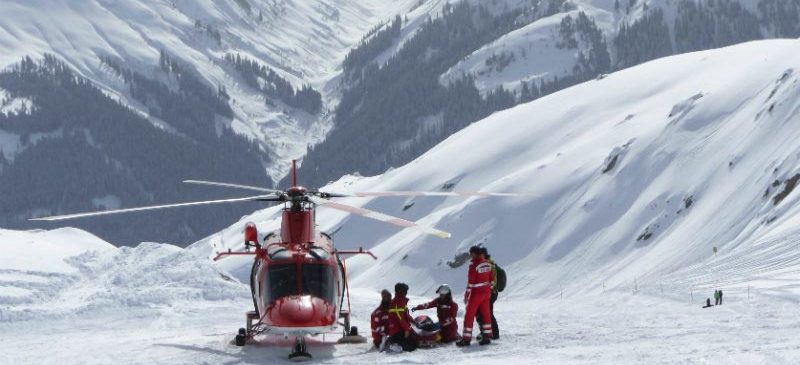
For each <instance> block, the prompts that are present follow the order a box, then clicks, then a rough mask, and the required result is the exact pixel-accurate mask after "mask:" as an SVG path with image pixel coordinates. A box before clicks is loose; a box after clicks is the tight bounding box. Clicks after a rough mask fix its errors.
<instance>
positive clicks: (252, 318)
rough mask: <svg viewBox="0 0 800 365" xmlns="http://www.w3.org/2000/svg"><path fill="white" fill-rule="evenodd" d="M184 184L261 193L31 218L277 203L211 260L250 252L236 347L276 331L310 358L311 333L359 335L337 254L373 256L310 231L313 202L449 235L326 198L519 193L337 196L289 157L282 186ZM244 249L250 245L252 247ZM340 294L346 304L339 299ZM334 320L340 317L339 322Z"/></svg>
mask: <svg viewBox="0 0 800 365" xmlns="http://www.w3.org/2000/svg"><path fill="white" fill-rule="evenodd" d="M184 182H185V183H191V184H201V185H211V186H222V187H229V188H236V189H244V190H250V191H258V192H261V193H264V194H263V195H256V196H249V197H244V198H235V199H223V200H210V201H198V202H188V203H178V204H168V205H156V206H147V207H138V208H127V209H117V210H106V211H99V212H90V213H78V214H68V215H59V216H51V217H41V218H33V219H31V220H41V221H57V220H65V219H73V218H83V217H92V216H100V215H107V214H119V213H128V212H137V211H144V210H153V209H163V208H175V207H185V206H194V205H206V204H218V203H233V202H243V201H263V202H279V203H283V205H284V206H283V216H282V220H281V229H280V231H277V232H271V233H269V234H267V235H266V236H265V237H264V239H263V241H262V243H259V241H258V231H257V229H256V227H255V225H254V224H252V223H248V224H247V225H246V227H245V248H246V251H231V250H229V251H228V252H221V253H220V252H218V253H217V256H216V257H215V258H214V260H215V261H216V260H219V259H221V258H224V257H226V256H234V255H251V256H254V260H253V267H252V270H251V274H250V290H251V293H252V297H253V304H254V307H255V308H254V309H255V310H253V311H249V312H247V313H246V326H245V327H244V328H240V329H239V333H238V334H237V335H236V336H235V338H234V343H235V344H236V345H237V346H244V345H245V344H246V343H247V342H248V340H252V339H253V338H254V337H255V336H257V335H260V334H282V335H284V337H286V338H288V336H289V335H294V336H295V344H294V347H293V351H292V353H291V354H290V355H289V359H292V360H303V359H310V358H311V355H310V354H309V353H308V352H307V350H306V341H305V338H306V336H315V335H319V334H321V333H325V332H327V331H332V330H337V329H338V328H339V326H342V329H343V330H342V338H341V339H340V340H339V341H338V342H339V343H360V342H366V339H365V338H364V337H362V336H359V334H358V328H357V327H355V326H351V325H350V300H349V287H348V285H347V266H346V265H345V261H344V260H343V259H342V258H343V256H345V255H357V254H366V255H370V256H372V258H373V259H377V257H375V256H374V255H373V254H372V253H371V252H369V251H365V250H363V249H359V250H338V249H336V248H335V246H334V244H333V239H332V238H331V236H330V235H328V234H327V233H325V232H322V231H319V230H317V229H316V225H315V220H314V218H315V214H314V209H315V206H317V205H320V206H325V207H329V208H333V209H338V210H342V211H345V212H349V213H352V214H357V215H361V216H364V217H367V218H370V219H375V220H379V221H382V222H386V223H389V224H394V225H397V226H400V227H405V228H413V229H418V230H420V231H422V232H425V233H427V234H431V235H435V236H438V237H441V238H449V237H450V233H447V232H444V231H441V230H438V229H435V228H431V227H426V226H421V225H418V224H416V223H414V222H410V221H407V220H404V219H401V218H397V217H393V216H390V215H387V214H383V213H379V212H375V211H371V210H367V209H364V208H359V207H354V206H350V205H346V204H340V203H336V202H333V201H331V200H329V198H339V197H353V196H355V197H371V196H464V197H465V196H480V197H486V196H522V195H523V194H509V193H484V192H474V193H463V192H417V191H393V192H392V191H385V192H361V193H349V194H337V193H329V192H322V191H318V190H308V189H306V188H304V187H302V186H298V185H297V170H296V162H295V161H292V187H290V188H288V189H286V191H280V190H273V189H266V188H261V187H256V186H247V185H239V184H229V183H221V182H212V181H200V180H186V181H184ZM250 247H254V248H255V249H254V250H253V251H251V250H250ZM345 299H347V303H345ZM339 319H341V322H340V321H339Z"/></svg>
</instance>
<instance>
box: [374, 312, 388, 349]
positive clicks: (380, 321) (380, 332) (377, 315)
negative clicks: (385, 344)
mask: <svg viewBox="0 0 800 365" xmlns="http://www.w3.org/2000/svg"><path fill="white" fill-rule="evenodd" d="M370 323H371V325H372V343H374V344H375V346H380V345H381V341H382V340H383V336H385V335H386V334H387V333H388V332H387V331H388V330H389V328H388V326H389V308H384V307H378V308H375V310H374V311H373V312H372V320H371V322H370Z"/></svg>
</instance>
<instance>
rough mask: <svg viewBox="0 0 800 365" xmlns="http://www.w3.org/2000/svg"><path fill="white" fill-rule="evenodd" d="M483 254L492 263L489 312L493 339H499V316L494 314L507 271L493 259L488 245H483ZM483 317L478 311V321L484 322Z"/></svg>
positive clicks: (503, 288) (504, 285)
mask: <svg viewBox="0 0 800 365" xmlns="http://www.w3.org/2000/svg"><path fill="white" fill-rule="evenodd" d="M481 254H483V257H484V258H485V259H486V260H487V261H489V263H491V264H492V296H491V298H490V300H489V313H490V314H491V316H492V339H493V340H497V339H499V338H500V328H499V327H498V326H497V318H496V317H495V316H494V302H495V301H497V296H498V294H499V293H500V292H501V291H503V290H505V288H506V271H505V270H503V269H502V268H501V267H500V266H498V265H497V263H495V262H494V261H493V260H492V256H491V255H489V252H488V251H487V250H486V247H481ZM482 317H483V316H482V315H481V313H478V322H481V323H483V318H482Z"/></svg>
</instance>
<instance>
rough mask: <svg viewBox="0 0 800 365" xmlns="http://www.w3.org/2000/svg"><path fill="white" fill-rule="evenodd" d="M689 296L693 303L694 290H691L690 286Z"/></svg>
mask: <svg viewBox="0 0 800 365" xmlns="http://www.w3.org/2000/svg"><path fill="white" fill-rule="evenodd" d="M689 296H690V297H691V298H692V302H694V290H692V287H691V286H690V287H689Z"/></svg>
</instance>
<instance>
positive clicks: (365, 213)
mask: <svg viewBox="0 0 800 365" xmlns="http://www.w3.org/2000/svg"><path fill="white" fill-rule="evenodd" d="M308 200H310V201H311V202H313V203H314V204H317V205H322V206H326V207H329V208H333V209H338V210H341V211H345V212H348V213H352V214H356V215H360V216H362V217H366V218H370V219H374V220H377V221H381V222H385V223H389V224H394V225H396V226H400V227H405V228H414V229H417V230H420V231H422V232H425V233H427V234H431V235H434V236H437V237H441V238H450V233H448V232H445V231H440V230H438V229H436V228H432V227H426V226H421V225H419V224H416V223H414V222H411V221H407V220H405V219H402V218H398V217H394V216H391V215H388V214H384V213H380V212H376V211H373V210H369V209H364V208H359V207H354V206H352V205H347V204H341V203H336V202H334V201H330V200H328V199H323V198H319V197H316V196H313V195H309V196H308Z"/></svg>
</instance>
